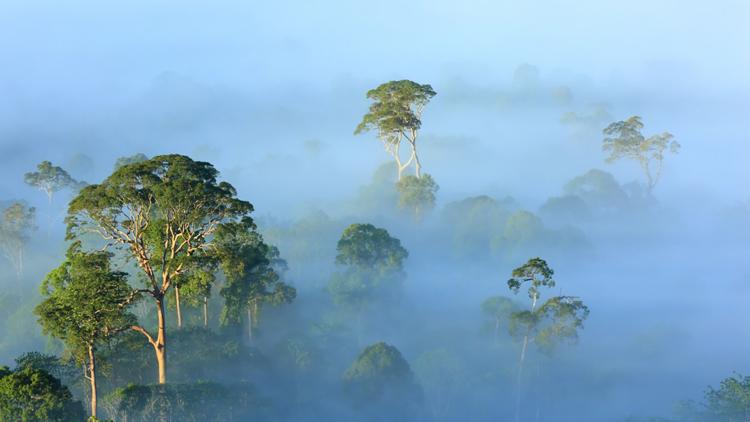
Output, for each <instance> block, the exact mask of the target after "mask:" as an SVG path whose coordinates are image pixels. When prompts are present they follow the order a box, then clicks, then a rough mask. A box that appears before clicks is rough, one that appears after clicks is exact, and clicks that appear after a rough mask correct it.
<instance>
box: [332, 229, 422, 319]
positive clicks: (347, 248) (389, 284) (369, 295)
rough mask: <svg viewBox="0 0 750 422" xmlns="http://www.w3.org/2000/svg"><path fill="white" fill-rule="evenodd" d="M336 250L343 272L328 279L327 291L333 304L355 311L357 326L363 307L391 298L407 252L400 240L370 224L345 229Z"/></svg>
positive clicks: (407, 254)
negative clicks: (381, 299)
mask: <svg viewBox="0 0 750 422" xmlns="http://www.w3.org/2000/svg"><path fill="white" fill-rule="evenodd" d="M336 250H337V251H338V255H336V264H337V265H339V266H340V267H342V268H343V271H337V272H335V273H334V274H333V275H332V276H331V280H330V282H329V283H328V291H329V292H330V293H331V295H332V296H333V300H334V302H335V303H336V304H338V305H342V306H347V307H350V308H351V309H354V310H355V312H356V313H357V325H358V326H360V325H361V317H362V312H363V310H364V308H366V307H367V305H369V304H370V303H372V302H373V301H376V300H377V299H380V298H383V297H388V296H390V295H392V294H393V293H394V292H395V290H397V289H398V287H400V285H401V282H402V281H403V279H404V274H403V262H404V260H405V259H406V258H407V257H408V256H409V253H408V252H407V250H406V249H404V247H403V246H401V241H400V240H398V239H396V238H394V237H391V235H390V234H389V233H388V231H387V230H385V229H381V228H377V227H375V226H373V225H372V224H352V225H350V226H349V227H347V228H346V229H345V230H344V232H343V234H342V235H341V239H339V241H338V243H337V245H336ZM358 328H361V327H358Z"/></svg>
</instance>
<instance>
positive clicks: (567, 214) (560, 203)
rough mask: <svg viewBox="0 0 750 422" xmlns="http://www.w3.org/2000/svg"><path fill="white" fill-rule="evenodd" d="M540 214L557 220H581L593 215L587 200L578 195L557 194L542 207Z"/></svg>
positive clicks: (567, 221)
mask: <svg viewBox="0 0 750 422" xmlns="http://www.w3.org/2000/svg"><path fill="white" fill-rule="evenodd" d="M539 214H540V215H542V216H543V217H545V219H551V220H553V221H557V222H565V223H569V222H581V221H586V220H588V219H589V218H590V217H591V210H590V209H589V206H588V205H587V204H586V201H584V200H583V199H581V198H580V197H578V196H576V195H565V196H555V197H552V198H549V199H548V200H547V201H546V202H545V203H544V204H542V206H541V208H539Z"/></svg>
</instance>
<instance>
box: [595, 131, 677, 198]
mask: <svg viewBox="0 0 750 422" xmlns="http://www.w3.org/2000/svg"><path fill="white" fill-rule="evenodd" d="M641 129H643V123H642V122H641V118H640V116H632V117H630V118H629V119H627V120H622V121H619V122H614V123H611V124H610V125H609V126H607V127H606V128H604V135H606V136H605V138H604V141H603V144H602V149H603V150H604V151H605V152H609V156H608V157H607V162H609V163H612V162H615V161H617V160H619V159H621V158H627V159H631V160H635V161H637V162H638V164H640V166H641V170H642V171H643V174H644V175H645V176H646V179H647V189H648V192H649V194H650V193H651V192H652V191H653V189H654V186H656V184H657V183H658V182H659V179H660V178H661V170H662V164H663V162H664V154H665V152H667V151H668V152H671V153H672V154H676V153H677V152H679V150H680V144H679V143H678V142H677V141H675V140H674V136H673V135H672V134H671V133H669V132H664V133H661V134H658V135H652V136H649V137H648V138H647V137H645V136H644V135H643V134H642V133H641Z"/></svg>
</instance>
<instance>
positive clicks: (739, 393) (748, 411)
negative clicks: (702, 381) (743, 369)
mask: <svg viewBox="0 0 750 422" xmlns="http://www.w3.org/2000/svg"><path fill="white" fill-rule="evenodd" d="M705 399H706V410H707V411H708V413H709V414H710V415H711V416H713V418H715V419H713V420H720V421H727V422H735V421H736V422H742V421H747V420H748V418H750V377H747V376H742V375H739V374H737V375H736V376H734V377H729V378H726V379H724V380H723V381H721V383H720V384H719V388H713V387H708V390H707V391H706V394H705Z"/></svg>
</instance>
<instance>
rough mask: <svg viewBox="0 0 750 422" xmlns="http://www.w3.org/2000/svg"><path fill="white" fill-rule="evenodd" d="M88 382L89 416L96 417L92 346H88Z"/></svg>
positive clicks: (94, 368)
mask: <svg viewBox="0 0 750 422" xmlns="http://www.w3.org/2000/svg"><path fill="white" fill-rule="evenodd" d="M89 381H90V382H91V416H93V417H96V358H95V357H94V347H93V346H89Z"/></svg>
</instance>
